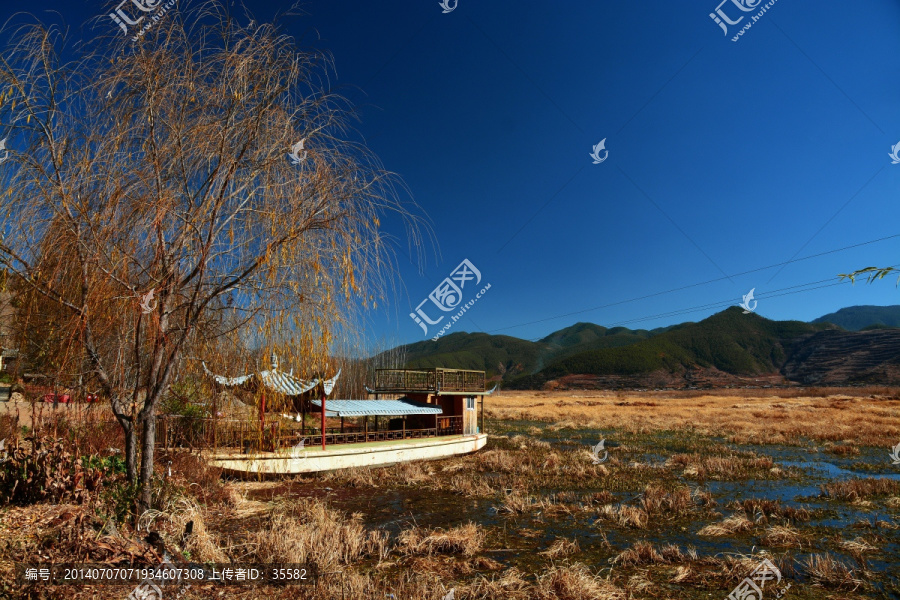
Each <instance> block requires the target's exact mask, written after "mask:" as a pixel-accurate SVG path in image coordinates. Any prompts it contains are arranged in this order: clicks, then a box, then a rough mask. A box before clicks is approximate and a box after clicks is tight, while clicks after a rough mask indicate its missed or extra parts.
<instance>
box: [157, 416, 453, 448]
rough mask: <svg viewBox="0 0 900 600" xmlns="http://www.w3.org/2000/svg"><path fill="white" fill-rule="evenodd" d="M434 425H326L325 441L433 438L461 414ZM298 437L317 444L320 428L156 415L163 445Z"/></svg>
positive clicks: (261, 443) (245, 444) (268, 443)
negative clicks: (418, 426) (376, 426)
mask: <svg viewBox="0 0 900 600" xmlns="http://www.w3.org/2000/svg"><path fill="white" fill-rule="evenodd" d="M436 425H437V426H436V427H429V428H424V429H421V428H420V429H407V428H405V427H401V428H400V429H366V428H361V427H344V428H343V429H342V428H340V427H326V428H325V445H326V446H330V445H337V444H354V443H365V442H380V441H389V440H406V439H421V438H434V437H441V436H447V435H460V434H462V432H463V418H462V416H447V417H437V422H436ZM301 440H306V443H305V445H307V446H315V445H317V444H320V443H321V441H322V431H321V429H320V428H315V427H310V426H309V425H307V426H306V427H305V428H303V427H302V426H301V424H300V423H296V422H292V421H287V420H281V419H279V420H277V421H272V420H267V421H266V422H265V424H263V423H260V422H259V421H250V420H245V419H223V418H216V419H213V418H193V417H182V416H179V415H160V416H159V418H158V420H157V435H156V443H157V446H161V447H164V448H166V449H174V448H188V449H192V450H193V449H208V448H216V449H223V448H235V449H238V451H241V452H255V451H264V452H272V451H277V450H279V449H283V448H289V447H291V446H295V445H297V444H299V443H300V441H301Z"/></svg>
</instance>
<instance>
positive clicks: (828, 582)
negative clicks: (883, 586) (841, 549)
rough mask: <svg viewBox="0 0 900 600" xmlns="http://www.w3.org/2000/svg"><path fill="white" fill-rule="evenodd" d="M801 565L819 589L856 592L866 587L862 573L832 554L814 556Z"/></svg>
mask: <svg viewBox="0 0 900 600" xmlns="http://www.w3.org/2000/svg"><path fill="white" fill-rule="evenodd" d="M801 564H802V566H803V568H804V570H805V571H806V575H807V576H808V577H809V579H810V581H811V582H812V583H813V585H816V586H819V587H823V588H828V589H839V590H850V591H855V590H856V589H858V588H860V587H863V586H865V585H866V582H865V580H864V579H861V578H860V575H861V574H860V573H858V572H857V571H856V570H854V569H852V568H851V567H849V566H847V565H846V564H844V563H843V562H841V561H839V560H837V559H835V558H834V557H832V556H831V555H830V554H813V555H811V556H810V557H809V558H807V559H806V560H805V561H802V563H801Z"/></svg>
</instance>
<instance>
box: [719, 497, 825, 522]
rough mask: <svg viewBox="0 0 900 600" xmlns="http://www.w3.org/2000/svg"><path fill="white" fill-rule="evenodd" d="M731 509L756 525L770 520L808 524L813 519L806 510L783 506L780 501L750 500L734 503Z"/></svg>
mask: <svg viewBox="0 0 900 600" xmlns="http://www.w3.org/2000/svg"><path fill="white" fill-rule="evenodd" d="M729 507H730V508H733V509H735V510H739V511H743V513H744V515H745V516H746V517H747V518H748V519H751V520H752V521H754V522H756V523H768V522H769V520H770V519H780V520H783V521H788V522H792V523H800V522H802V523H806V522H808V521H809V520H810V519H811V518H812V515H811V514H810V512H809V510H807V509H806V508H802V507H801V508H795V507H793V506H783V505H782V504H781V503H780V502H779V501H778V500H770V499H768V498H749V499H747V500H741V501H737V502H732V503H731V504H730V505H729Z"/></svg>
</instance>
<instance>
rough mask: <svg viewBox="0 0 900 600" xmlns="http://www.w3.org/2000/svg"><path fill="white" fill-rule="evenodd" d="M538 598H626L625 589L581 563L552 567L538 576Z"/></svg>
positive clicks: (595, 599) (590, 599) (614, 599)
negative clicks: (592, 571) (595, 573)
mask: <svg viewBox="0 0 900 600" xmlns="http://www.w3.org/2000/svg"><path fill="white" fill-rule="evenodd" d="M535 587H536V589H535V595H534V596H533V597H534V598H537V599H538V600H625V598H626V597H627V596H626V593H625V591H624V590H622V589H620V588H618V587H617V586H615V585H614V584H613V583H612V582H610V581H609V580H608V579H604V578H602V577H600V576H599V575H594V574H593V573H591V571H590V570H589V569H588V568H587V567H585V566H584V565H581V564H575V565H571V566H565V567H563V566H557V567H551V568H550V569H549V570H548V571H547V572H546V573H545V574H544V575H542V576H541V577H539V578H538V581H537V585H536V586H535Z"/></svg>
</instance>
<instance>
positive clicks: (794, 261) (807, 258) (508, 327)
mask: <svg viewBox="0 0 900 600" xmlns="http://www.w3.org/2000/svg"><path fill="white" fill-rule="evenodd" d="M898 237H900V233H898V234H894V235H889V236H886V237H882V238H878V239H875V240H870V241H868V242H860V243H858V244H853V245H851V246H844V247H843V248H836V249H834V250H827V251H825V252H819V253H818V254H811V255H809V256H804V257H802V258H796V259H791V260H788V261H785V262H780V263H775V264H772V265H768V266H765V267H759V268H756V269H750V270H749V271H743V272H741V273H735V274H734V275H731V276H725V277H717V278H715V279H709V280H707V281H701V282H698V283H692V284H690V285H685V286H682V287H678V288H672V289H670V290H665V291H662V292H654V293H652V294H647V295H645V296H638V297H635V298H629V299H627V300H620V301H618V302H611V303H609V304H603V305H600V306H593V307H591V308H585V309H582V310H576V311H572V312H568V313H565V314H561V315H556V316H553V317H546V318H543V319H537V320H535V321H528V322H526V323H519V324H517V325H507V326H506V327H499V328H497V329H492V330H490V331H487V332H485V333H496V332H498V331H506V330H507V329H516V328H518V327H525V326H526V325H535V324H537V323H546V322H547V321H553V320H556V319H562V318H565V317H571V316H574V315H580V314H584V313H587V312H592V311H595V310H600V309H603V308H610V307H612V306H620V305H622V304H629V303H631V302H637V301H639V300H646V299H648V298H655V297H657V296H663V295H665V294H672V293H674V292H680V291H682V290H687V289H691V288H695V287H699V286H702V285H708V284H710V283H716V282H718V281H724V280H726V279H730V278H731V277H741V276H743V275H749V274H751V273H758V272H759V271H765V270H767V269H774V268H775V267H782V266H785V265H788V264H791V263H798V262H802V261H804V260H811V259H813V258H818V257H820V256H826V255H828V254H835V253H837V252H844V251H846V250H852V249H853V248H860V247H862V246H868V245H870V244H875V243H878V242H883V241H885V240H890V239H894V238H898ZM783 289H790V288H783Z"/></svg>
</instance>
